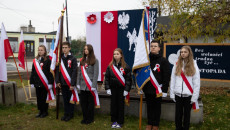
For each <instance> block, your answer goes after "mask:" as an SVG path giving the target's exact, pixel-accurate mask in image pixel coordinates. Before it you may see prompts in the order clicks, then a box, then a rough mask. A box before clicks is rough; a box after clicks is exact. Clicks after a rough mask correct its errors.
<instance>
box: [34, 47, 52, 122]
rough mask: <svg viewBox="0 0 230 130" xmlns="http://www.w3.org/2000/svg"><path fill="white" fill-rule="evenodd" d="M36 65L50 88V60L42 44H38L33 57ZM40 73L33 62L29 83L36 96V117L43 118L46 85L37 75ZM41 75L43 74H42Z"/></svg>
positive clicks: (45, 105) (46, 111)
mask: <svg viewBox="0 0 230 130" xmlns="http://www.w3.org/2000/svg"><path fill="white" fill-rule="evenodd" d="M35 60H36V63H38V64H37V67H39V68H41V69H40V70H42V72H43V73H44V75H45V77H44V78H46V79H47V80H48V89H52V84H53V82H54V79H53V75H52V73H51V72H50V64H51V61H50V59H49V58H48V57H47V51H46V47H45V46H44V45H40V46H39V47H38V55H37V56H36V57H35ZM39 75H40V74H38V73H37V71H36V67H35V64H33V65H32V72H31V76H30V84H31V87H35V89H36V96H37V107H38V110H39V113H38V114H37V115H36V117H37V118H38V117H40V118H44V117H46V116H47V115H48V103H46V100H47V88H46V87H47V86H46V87H45V86H44V80H43V81H42V80H41V78H40V77H39ZM44 75H43V76H44ZM40 76H41V75H40Z"/></svg>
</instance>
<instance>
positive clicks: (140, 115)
mask: <svg viewBox="0 0 230 130" xmlns="http://www.w3.org/2000/svg"><path fill="white" fill-rule="evenodd" d="M142 102H143V94H141V95H140V111H139V130H141V122H142Z"/></svg>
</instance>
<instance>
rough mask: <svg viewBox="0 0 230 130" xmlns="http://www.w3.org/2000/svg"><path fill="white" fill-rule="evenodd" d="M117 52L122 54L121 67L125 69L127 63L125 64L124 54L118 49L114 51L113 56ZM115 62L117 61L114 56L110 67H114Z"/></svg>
mask: <svg viewBox="0 0 230 130" xmlns="http://www.w3.org/2000/svg"><path fill="white" fill-rule="evenodd" d="M115 51H118V52H119V53H120V54H121V60H120V62H121V67H122V68H125V67H126V62H125V59H124V58H125V57H124V55H123V52H122V50H121V49H120V48H116V49H115V50H114V51H113V55H114V52H115ZM114 62H115V59H114V56H113V59H112V61H111V62H110V63H109V66H112V65H113V63H114Z"/></svg>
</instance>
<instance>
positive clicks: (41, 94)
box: [35, 86, 49, 113]
mask: <svg viewBox="0 0 230 130" xmlns="http://www.w3.org/2000/svg"><path fill="white" fill-rule="evenodd" d="M35 88H36V96H37V107H38V110H40V111H41V112H42V113H43V112H47V110H48V105H49V104H48V103H46V98H47V91H46V88H45V87H44V86H35Z"/></svg>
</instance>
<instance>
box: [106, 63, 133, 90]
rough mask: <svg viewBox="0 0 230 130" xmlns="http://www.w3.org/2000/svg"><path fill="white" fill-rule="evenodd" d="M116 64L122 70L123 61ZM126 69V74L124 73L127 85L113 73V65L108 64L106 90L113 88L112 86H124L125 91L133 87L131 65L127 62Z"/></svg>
mask: <svg viewBox="0 0 230 130" xmlns="http://www.w3.org/2000/svg"><path fill="white" fill-rule="evenodd" d="M114 65H115V64H114ZM115 66H116V67H117V68H118V70H119V71H120V68H121V63H119V64H118V65H115ZM124 71H125V74H123V76H124V79H125V87H124V86H123V85H122V84H121V82H120V81H119V80H118V79H117V77H116V76H115V74H114V73H113V71H112V69H111V67H110V66H108V67H107V69H106V73H105V90H107V89H111V88H112V89H113V88H117V87H122V88H124V90H125V91H128V92H129V91H130V89H131V85H132V77H131V70H130V67H129V66H128V65H127V64H126V67H125V69H124Z"/></svg>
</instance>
